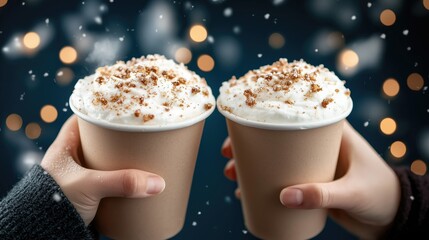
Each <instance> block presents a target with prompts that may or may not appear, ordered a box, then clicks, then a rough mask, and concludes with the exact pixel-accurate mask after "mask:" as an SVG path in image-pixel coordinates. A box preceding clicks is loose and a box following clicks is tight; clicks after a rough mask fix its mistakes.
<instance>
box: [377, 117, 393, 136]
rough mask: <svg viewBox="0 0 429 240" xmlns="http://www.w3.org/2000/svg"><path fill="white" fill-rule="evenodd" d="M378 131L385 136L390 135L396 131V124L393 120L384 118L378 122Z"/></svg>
mask: <svg viewBox="0 0 429 240" xmlns="http://www.w3.org/2000/svg"><path fill="white" fill-rule="evenodd" d="M380 130H381V132H382V133H384V134H386V135H392V134H393V133H394V132H395V131H396V122H395V120H394V119H393V118H384V119H383V120H381V122H380Z"/></svg>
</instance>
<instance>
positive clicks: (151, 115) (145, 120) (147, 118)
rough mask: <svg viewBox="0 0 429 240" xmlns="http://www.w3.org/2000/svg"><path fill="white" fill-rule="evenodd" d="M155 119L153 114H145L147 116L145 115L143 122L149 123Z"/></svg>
mask: <svg viewBox="0 0 429 240" xmlns="http://www.w3.org/2000/svg"><path fill="white" fill-rule="evenodd" d="M154 118H155V115H153V114H145V115H143V122H148V121H150V120H152V119H154Z"/></svg>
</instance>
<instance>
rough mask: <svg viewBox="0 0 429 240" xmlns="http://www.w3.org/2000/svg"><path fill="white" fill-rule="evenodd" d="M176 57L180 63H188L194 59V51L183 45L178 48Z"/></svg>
mask: <svg viewBox="0 0 429 240" xmlns="http://www.w3.org/2000/svg"><path fill="white" fill-rule="evenodd" d="M174 58H175V59H176V61H177V62H179V63H184V64H187V63H189V62H190V61H191V60H192V52H191V50H189V49H187V48H185V47H181V48H179V49H177V50H176V53H175V54H174Z"/></svg>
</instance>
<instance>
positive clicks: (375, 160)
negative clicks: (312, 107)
mask: <svg viewBox="0 0 429 240" xmlns="http://www.w3.org/2000/svg"><path fill="white" fill-rule="evenodd" d="M221 152H222V155H223V156H225V157H227V158H233V151H232V147H231V141H230V139H229V138H227V139H226V140H225V142H224V145H223V146H222V151H221ZM224 172H225V175H226V177H227V178H229V179H231V180H236V172H235V161H234V160H233V159H231V160H230V161H229V162H228V163H227V165H226V167H225V171H224ZM400 191H401V190H400V185H399V180H398V179H397V177H396V175H395V173H394V172H393V170H392V169H391V168H390V167H389V166H388V165H387V164H386V162H385V161H384V160H383V159H382V158H381V157H380V156H379V155H378V154H377V152H376V151H375V150H374V149H373V148H372V147H371V145H370V144H369V143H368V142H367V141H366V140H365V139H364V138H363V137H362V136H361V135H360V134H359V133H358V132H356V130H354V129H353V127H352V126H351V125H350V124H349V123H348V122H346V123H345V124H344V130H343V137H342V140H341V149H340V153H339V157H338V165H337V170H336V176H335V180H334V181H332V182H328V183H306V184H299V185H294V186H289V187H287V188H285V189H283V190H282V191H281V192H280V201H281V203H282V204H283V205H285V206H286V207H288V208H300V209H312V208H328V209H329V214H330V216H331V217H332V219H333V220H335V221H336V222H338V223H339V224H340V225H342V226H343V227H344V228H345V229H346V230H348V231H349V232H351V233H353V234H355V235H356V236H359V237H360V238H362V239H378V238H380V237H381V236H382V235H383V234H384V233H386V231H387V230H388V229H389V228H390V227H391V226H390V225H391V223H392V222H393V220H394V218H395V216H396V212H397V210H398V206H399V202H400ZM236 193H238V196H239V190H237V191H236Z"/></svg>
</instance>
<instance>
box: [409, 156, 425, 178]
mask: <svg viewBox="0 0 429 240" xmlns="http://www.w3.org/2000/svg"><path fill="white" fill-rule="evenodd" d="M410 169H411V172H413V173H414V174H416V175H420V176H423V175H425V174H426V172H427V165H426V163H425V162H424V161H422V160H420V159H417V160H414V161H413V162H412V163H411V167H410Z"/></svg>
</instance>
